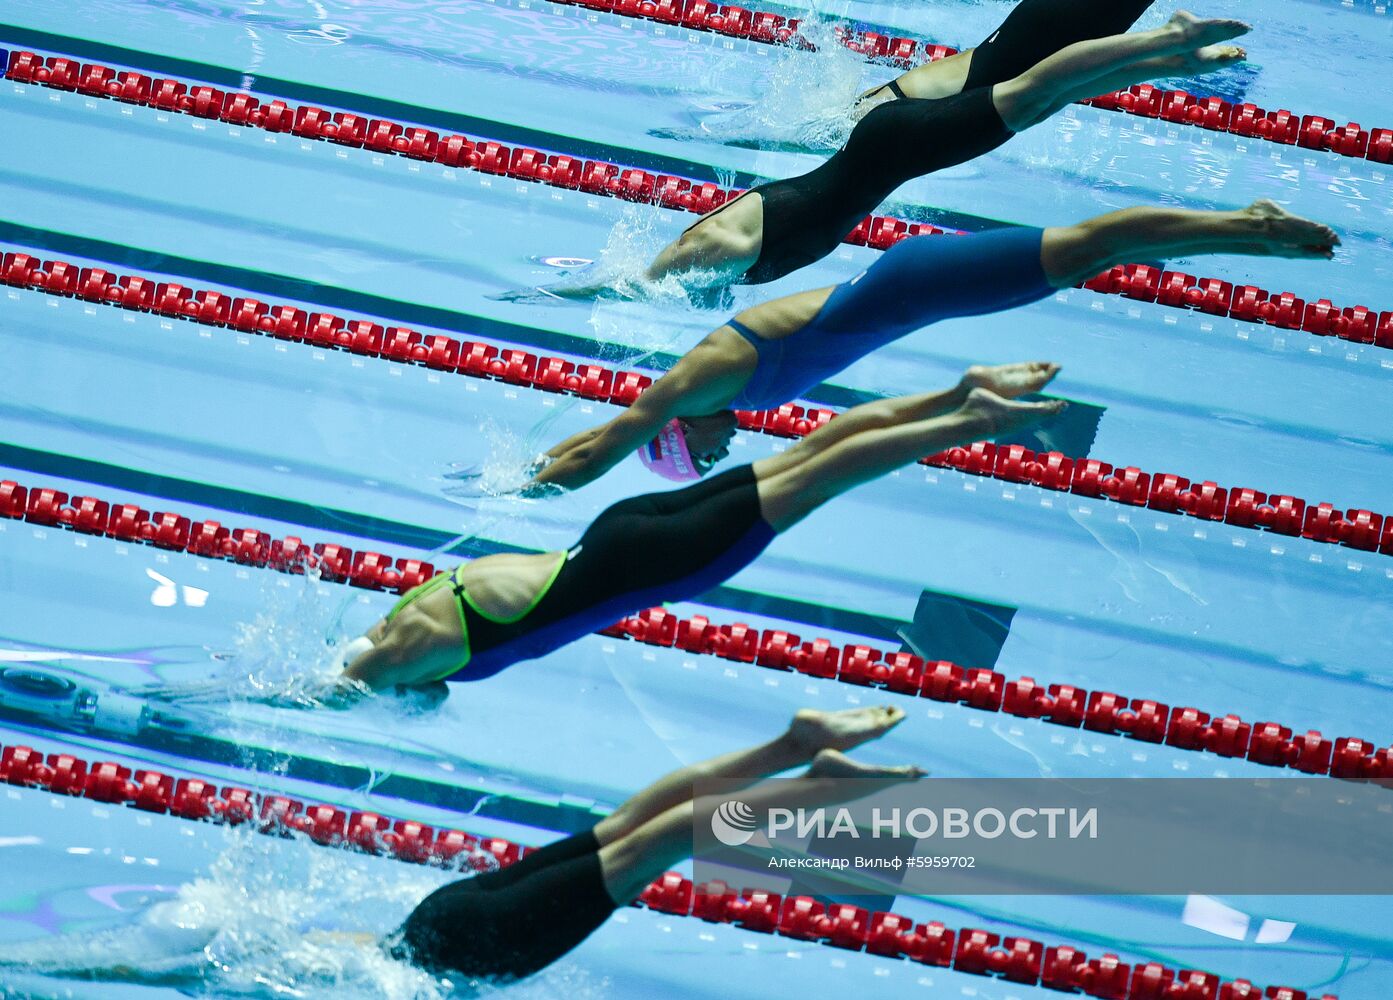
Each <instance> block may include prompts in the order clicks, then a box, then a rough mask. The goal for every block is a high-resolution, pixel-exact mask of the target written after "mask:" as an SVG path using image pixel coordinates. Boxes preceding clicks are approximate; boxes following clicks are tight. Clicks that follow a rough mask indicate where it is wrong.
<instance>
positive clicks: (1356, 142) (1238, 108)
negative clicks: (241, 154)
mask: <svg viewBox="0 0 1393 1000" xmlns="http://www.w3.org/2000/svg"><path fill="white" fill-rule="evenodd" d="M547 2H549V3H553V4H555V5H556V6H558V7H576V8H583V9H585V10H587V11H593V12H595V13H596V14H613V15H615V16H618V17H623V18H636V19H638V20H643V21H648V22H650V23H653V24H658V25H663V26H666V27H673V28H678V29H686V30H691V31H698V32H712V33H715V34H719V35H724V36H727V37H730V38H735V39H741V40H748V41H751V42H757V43H762V44H765V45H775V46H780V47H788V48H798V49H815V45H814V44H813V43H812V42H810V41H809V40H808V39H807V38H805V37H803V35H802V34H801V32H800V30H799V28H800V26H801V25H802V23H803V22H802V20H801V19H798V18H787V17H785V16H783V15H781V14H778V13H776V12H774V11H769V10H758V9H751V8H745V7H737V6H733V5H731V6H723V5H722V4H720V3H718V2H715V0H658V2H654V0H547ZM863 23H864V22H855V24H856V25H858V26H856V27H852V26H850V24H848V23H847V22H843V24H842V25H840V26H839V27H838V28H837V40H838V41H839V42H840V43H841V44H842V45H843V46H844V47H845V48H848V49H850V50H851V51H853V52H856V53H858V54H860V55H862V56H864V57H865V58H866V61H868V62H873V63H881V64H886V65H888V66H892V67H894V68H896V69H899V70H907V69H910V68H912V67H914V66H917V65H920V64H922V63H928V62H934V61H937V60H939V59H946V58H947V57H948V56H952V55H957V54H958V50H957V49H955V48H953V47H952V46H950V45H939V44H936V43H934V42H932V41H929V40H927V39H916V38H913V37H910V36H904V35H896V34H892V31H893V29H890V28H883V29H880V30H866V29H863V28H861V27H859V25H860V24H863ZM1078 103H1080V104H1084V105H1088V106H1091V107H1095V108H1100V109H1102V110H1104V111H1118V112H1123V113H1125V114H1131V115H1137V116H1140V117H1143V118H1156V119H1160V120H1162V121H1165V122H1166V123H1167V124H1171V125H1186V126H1192V127H1195V128H1201V129H1205V130H1207V131H1211V132H1230V133H1232V134H1234V135H1238V136H1242V137H1245V138H1250V139H1260V140H1263V141H1266V142H1273V143H1279V144H1282V145H1288V146H1300V147H1302V148H1304V149H1309V150H1311V151H1313V152H1332V153H1336V154H1337V155H1340V156H1345V157H1351V158H1354V159H1369V160H1372V161H1374V162H1376V163H1389V162H1393V129H1387V128H1374V129H1361V128H1360V127H1359V125H1358V124H1357V123H1355V122H1350V123H1349V124H1347V125H1344V126H1337V124H1336V120H1335V119H1333V118H1327V117H1325V116H1324V115H1301V114H1296V113H1294V112H1291V111H1288V110H1286V109H1285V108H1282V109H1278V110H1276V111H1267V110H1266V109H1264V108H1260V107H1258V106H1257V105H1256V104H1251V103H1238V104H1235V103H1234V102H1232V101H1226V100H1224V99H1222V98H1219V97H1206V96H1202V95H1195V94H1192V93H1190V92H1189V91H1187V90H1165V89H1163V88H1160V87H1156V86H1153V85H1152V84H1149V83H1143V84H1138V85H1137V86H1134V87H1130V88H1128V89H1127V90H1121V91H1116V92H1113V93H1110V94H1103V95H1100V96H1098V97H1094V98H1090V99H1088V100H1085V101H1080V102H1078Z"/></svg>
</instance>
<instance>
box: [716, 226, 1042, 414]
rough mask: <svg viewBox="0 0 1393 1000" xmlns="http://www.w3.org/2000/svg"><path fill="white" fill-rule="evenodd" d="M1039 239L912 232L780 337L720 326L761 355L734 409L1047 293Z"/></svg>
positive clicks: (773, 400)
mask: <svg viewBox="0 0 1393 1000" xmlns="http://www.w3.org/2000/svg"><path fill="white" fill-rule="evenodd" d="M1042 235H1043V230H1040V229H1033V228H1027V227H1015V228H1009V229H993V230H990V231H988V232H985V233H978V234H976V235H973V236H914V237H911V238H909V239H907V240H901V241H900V242H899V243H897V244H895V246H893V247H891V248H890V249H889V250H887V251H886V252H885V253H884V254H883V255H882V256H881V258H880V259H879V260H878V261H876V262H875V263H874V264H872V265H871V266H870V267H869V268H867V269H866V270H865V271H862V272H861V273H860V274H858V275H857V276H856V277H854V278H852V279H851V280H850V281H847V282H844V283H842V284H840V285H838V286H837V287H836V288H835V289H833V291H832V294H831V295H829V296H828V297H827V301H826V302H825V303H823V305H822V308H821V309H820V310H818V312H817V315H815V316H814V317H813V318H812V319H810V320H808V322H807V323H805V324H804V325H803V327H802V328H801V329H799V330H796V331H794V332H793V333H791V334H789V335H788V336H787V337H781V338H779V339H777V340H770V339H766V338H764V337H761V336H760V335H759V334H757V333H756V332H755V331H753V330H751V329H750V328H749V327H747V326H745V325H744V324H743V323H740V322H738V321H737V320H731V321H730V322H728V323H727V324H726V325H727V326H729V327H730V328H731V329H732V330H734V331H735V332H736V333H738V334H740V335H741V336H742V337H744V338H745V339H746V340H748V341H749V342H750V344H751V346H753V347H754V349H755V351H756V352H757V353H758V354H759V361H758V362H757V364H756V366H755V371H754V374H752V375H751V376H750V381H749V382H748V383H746V385H745V388H744V389H742V390H741V392H740V394H739V395H738V396H736V398H735V399H734V401H732V403H731V406H732V407H733V408H735V409H739V410H768V409H773V408H775V407H778V406H781V405H782V404H784V403H788V402H791V401H792V400H795V399H798V398H799V397H800V396H802V395H804V394H805V393H806V392H807V391H808V390H809V389H811V388H813V387H814V386H816V385H818V384H819V383H820V382H823V381H825V380H827V379H828V378H830V377H831V376H833V375H835V374H837V373H838V372H840V371H841V370H842V369H844V368H846V367H847V366H849V365H850V364H852V363H853V362H855V361H857V360H858V359H860V358H863V357H865V356H866V355H867V354H870V353H871V352H872V351H874V350H876V349H878V348H881V347H884V346H885V345H886V344H888V343H891V342H892V341H895V340H898V339H899V338H901V337H903V336H904V335H905V334H907V333H911V332H913V331H915V330H918V329H919V328H920V327H925V326H928V325H929V324H930V323H936V322H938V321H939V320H941V319H950V318H952V317H956V316H981V315H984V314H986V313H993V312H1001V311H1003V310H1006V309H1013V308H1015V307H1016V306H1021V305H1025V304H1027V303H1030V302H1035V301H1037V300H1039V299H1042V298H1044V297H1045V296H1047V295H1049V294H1050V293H1051V292H1052V291H1054V288H1053V286H1052V285H1051V284H1050V282H1049V279H1048V278H1046V276H1045V271H1044V267H1043V266H1042V265H1041V263H1040V241H1041V237H1042Z"/></svg>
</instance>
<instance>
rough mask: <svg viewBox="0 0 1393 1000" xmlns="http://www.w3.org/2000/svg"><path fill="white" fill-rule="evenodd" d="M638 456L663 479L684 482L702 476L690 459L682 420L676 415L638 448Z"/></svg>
mask: <svg viewBox="0 0 1393 1000" xmlns="http://www.w3.org/2000/svg"><path fill="white" fill-rule="evenodd" d="M638 457H639V461H641V462H642V463H643V464H644V465H646V466H648V468H650V469H652V470H653V471H654V472H656V473H657V474H658V475H660V476H662V477H663V478H664V479H671V480H673V481H674V482H678V483H686V482H690V481H691V480H693V479H700V478H701V477H702V471H701V470H700V469H698V468H697V464H696V462H694V461H692V452H691V450H690V449H689V448H688V447H687V435H686V432H685V431H683V429H682V421H680V420H678V419H677V418H676V417H674V418H673V419H672V420H669V421H668V422H667V423H666V424H665V425H664V426H663V429H662V430H660V431H659V432H658V436H657V437H655V438H654V439H653V440H652V441H649V442H648V443H647V444H646V445H644V446H643V447H642V448H640V449H639V450H638Z"/></svg>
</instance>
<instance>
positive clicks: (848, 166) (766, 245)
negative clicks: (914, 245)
mask: <svg viewBox="0 0 1393 1000" xmlns="http://www.w3.org/2000/svg"><path fill="white" fill-rule="evenodd" d="M1149 6H1151V0H1021V3H1019V4H1017V5H1016V7H1015V8H1014V9H1013V10H1012V11H1011V13H1010V15H1009V16H1008V17H1007V18H1006V20H1005V21H1003V22H1002V24H1001V27H1000V28H998V29H997V30H996V32H995V33H993V34H992V36H991V37H990V38H988V39H987V40H986V41H984V42H983V43H982V44H981V45H979V46H977V48H976V49H975V50H974V51H973V53H972V62H971V65H970V67H969V69H968V73H967V80H966V82H965V83H964V85H963V90H962V92H961V93H959V94H955V95H953V96H952V97H944V98H937V99H921V98H910V97H905V95H904V91H903V90H902V89H901V88H900V87H899V85H898V84H897V83H894V82H891V83H889V84H888V85H887V86H888V87H889V89H890V90H891V92H892V93H894V94H895V96H896V100H893V101H887V102H885V103H884V104H880V105H878V106H877V107H875V108H872V109H871V110H870V111H869V112H868V113H867V114H866V116H865V117H864V118H862V119H861V121H859V122H858V123H857V124H856V127H855V128H854V129H853V130H852V132H851V138H850V139H848V140H847V143H846V145H845V146H844V147H842V149H840V150H838V151H837V152H836V153H835V154H834V155H833V156H832V158H831V159H829V160H828V161H827V162H826V163H824V164H822V166H820V167H818V168H817V169H815V170H813V171H811V172H810V173H806V174H803V175H802V176H800V177H793V178H790V179H788V180H782V181H773V182H771V183H769V184H761V185H759V186H757V187H754V188H751V189H750V191H749V192H747V194H752V193H754V192H756V191H757V192H759V195H760V198H761V199H762V200H763V213H764V220H763V233H764V235H763V242H762V244H761V246H760V251H759V257H758V259H756V260H755V262H754V264H752V265H751V266H750V268H749V269H748V270H747V271H746V272H745V274H744V276H743V278H742V279H741V280H742V281H744V282H746V283H748V284H762V283H764V282H768V281H774V280H776V279H778V278H782V277H783V276H784V275H786V274H789V273H791V272H793V271H796V270H798V269H799V268H802V267H806V266H807V265H809V264H812V263H814V262H815V261H818V260H821V259H822V258H823V257H826V256H827V255H828V254H830V253H831V252H832V251H833V250H835V249H836V248H837V245H838V244H839V243H841V241H842V240H843V239H844V238H845V237H846V235H847V233H849V232H851V230H852V229H854V228H855V227H856V225H857V224H858V223H859V222H860V221H861V220H862V219H863V218H865V216H866V215H867V214H869V213H870V212H872V211H874V210H875V208H876V206H877V205H879V204H880V203H881V202H882V201H884V200H885V198H886V197H887V196H888V195H889V194H890V193H891V192H892V191H894V190H895V188H897V187H899V186H900V185H901V184H903V183H904V182H905V181H908V180H910V179H912V178H914V177H919V176H922V175H924V174H928V173H932V172H933V171H935V170H942V169H943V168H944V167H951V166H956V165H957V164H959V163H966V162H967V161H968V160H971V159H974V158H975V157H978V156H982V155H983V154H985V153H989V152H991V151H992V150H993V149H995V148H996V147H998V146H1000V145H1001V144H1002V143H1004V142H1005V141H1006V140H1007V139H1009V138H1011V135H1012V133H1011V130H1010V129H1008V128H1007V127H1006V123H1005V122H1003V121H1002V120H1001V115H1000V114H999V113H998V112H997V110H996V105H995V104H993V103H992V86H993V85H994V84H997V83H1001V82H1003V81H1006V80H1010V79H1012V78H1014V77H1017V76H1019V75H1020V74H1021V73H1023V72H1025V71H1026V70H1027V69H1029V68H1030V67H1032V66H1034V65H1035V64H1036V63H1038V62H1039V61H1040V60H1042V59H1045V58H1047V57H1048V56H1051V55H1053V54H1054V53H1056V52H1058V51H1059V50H1060V49H1062V48H1064V47H1066V46H1068V45H1072V44H1073V43H1075V42H1079V41H1084V40H1086V39H1090V38H1102V37H1104V36H1107V35H1115V34H1120V33H1121V32H1124V31H1126V30H1127V29H1128V28H1129V27H1131V26H1132V23H1133V22H1135V21H1136V19H1137V18H1138V17H1140V16H1141V15H1142V13H1143V12H1144V11H1145V10H1146V9H1147V7H1149ZM742 197H743V196H742ZM730 204H734V202H728V203H727V206H728V205H730ZM727 206H722V209H717V210H716V211H718V212H719V211H722V210H723V208H725V207H727ZM712 214H714V213H712ZM706 218H710V215H708V216H706ZM701 221H705V220H704V219H703V220H699V221H698V223H697V224H698V225H699V224H700V222H701Z"/></svg>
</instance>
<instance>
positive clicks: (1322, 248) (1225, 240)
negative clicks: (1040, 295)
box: [1040, 200, 1340, 288]
mask: <svg viewBox="0 0 1393 1000" xmlns="http://www.w3.org/2000/svg"><path fill="white" fill-rule="evenodd" d="M1339 244H1340V238H1339V236H1337V235H1336V234H1335V232H1334V230H1332V229H1331V228H1330V227H1329V226H1326V225H1323V224H1321V223H1319V222H1312V221H1310V220H1309V219H1303V218H1301V217H1300V216H1296V215H1292V214H1290V213H1288V212H1286V211H1285V210H1283V209H1282V208H1281V207H1280V206H1278V205H1277V204H1275V203H1274V202H1271V201H1266V200H1264V201H1256V202H1254V203H1253V204H1251V205H1249V206H1248V207H1247V208H1244V209H1239V210H1238V211H1236V212H1203V211H1195V210H1191V209H1184V208H1125V209H1122V210H1121V211H1118V212H1109V213H1108V214H1106V215H1100V216H1098V217H1097V218H1094V219H1088V220H1086V221H1084V222H1080V223H1079V224H1077V225H1074V226H1062V227H1056V228H1051V229H1046V230H1045V235H1044V238H1043V240H1042V241H1041V246H1040V259H1041V263H1042V265H1043V266H1044V270H1045V275H1046V277H1047V278H1048V279H1049V281H1050V283H1051V284H1053V285H1054V286H1055V287H1057V288H1067V287H1069V286H1071V285H1076V284H1078V283H1079V282H1081V281H1086V280H1087V279H1089V278H1091V277H1093V276H1094V275H1096V274H1099V273H1101V272H1102V271H1105V270H1107V269H1108V268H1109V267H1111V266H1113V265H1114V264H1121V263H1124V262H1126V261H1130V260H1135V259H1137V258H1145V259H1156V258H1165V257H1188V256H1192V255H1194V254H1205V253H1232V254H1244V255H1252V256H1267V257H1293V258H1301V259H1308V260H1317V259H1321V260H1324V259H1329V258H1330V257H1331V256H1333V254H1334V248H1335V247H1337V246H1339Z"/></svg>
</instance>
